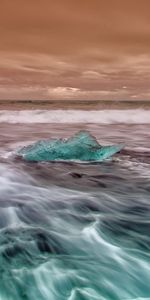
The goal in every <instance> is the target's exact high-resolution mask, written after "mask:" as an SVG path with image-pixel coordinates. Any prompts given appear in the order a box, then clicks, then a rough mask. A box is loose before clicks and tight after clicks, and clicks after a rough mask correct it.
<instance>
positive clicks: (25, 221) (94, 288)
mask: <svg viewBox="0 0 150 300" xmlns="http://www.w3.org/2000/svg"><path fill="white" fill-rule="evenodd" d="M79 129H88V130H89V129H90V131H91V132H92V133H93V134H94V135H95V136H96V137H97V138H98V140H99V141H100V142H101V143H102V144H103V143H114V142H115V143H116V142H125V143H126V145H127V147H126V149H125V150H124V151H123V152H122V153H120V154H119V155H117V156H116V157H115V158H113V161H106V162H104V163H102V164H77V163H25V162H23V161H20V160H16V159H15V158H14V157H13V155H12V152H13V150H14V149H16V148H17V147H19V146H22V145H24V144H28V143H30V142H31V141H34V140H37V139H41V138H49V137H64V136H65V137H68V136H71V134H72V133H74V132H76V131H77V130H79ZM149 129H150V128H149V127H148V125H147V126H144V125H133V126H128V125H114V126H113V128H112V126H109V125H107V126H100V125H96V124H95V125H92V124H91V125H82V126H81V125H79V124H76V126H73V125H72V126H71V125H70V126H67V125H65V124H64V125H63V128H62V125H55V126H54V125H52V124H47V125H46V124H43V125H42V124H40V125H38V124H36V125H35V124H32V125H30V126H29V125H27V124H26V125H25V124H20V125H15V124H14V125H12V124H11V125H10V124H1V135H0V141H1V149H0V151H1V158H0V277H1V278H0V299H2V300H6V299H7V300H8V299H10V300H22V299H25V300H31V299H32V300H33V299H37V300H38V299H40V300H49V299H52V300H55V299H57V300H58V299H60V300H66V299H68V300H82V299H85V300H91V299H92V300H95V299H97V300H100V299H110V300H112V299H115V300H116V299H149V298H150V285H149V281H150V235H149V230H150V180H149V178H150V177H149V175H150V172H149V164H150V152H149V137H150V136H149V135H150V133H149V132H150V130H149Z"/></svg>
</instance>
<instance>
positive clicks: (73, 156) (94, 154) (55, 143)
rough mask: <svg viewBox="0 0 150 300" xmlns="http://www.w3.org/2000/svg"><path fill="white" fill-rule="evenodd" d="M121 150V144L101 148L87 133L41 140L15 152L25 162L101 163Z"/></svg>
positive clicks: (82, 132) (81, 132) (80, 132)
mask: <svg viewBox="0 0 150 300" xmlns="http://www.w3.org/2000/svg"><path fill="white" fill-rule="evenodd" d="M122 148H123V144H116V145H111V146H101V145H100V144H99V143H98V142H97V140H96V138H95V137H93V136H92V135H91V134H90V133H89V132H88V131H79V132H78V133H76V134H75V135H74V136H72V137H70V138H68V139H50V140H41V141H38V142H36V143H34V144H32V145H29V146H27V147H24V148H22V149H20V150H19V151H18V152H17V155H19V156H21V157H22V158H23V159H25V160H27V161H63V160H65V161H74V160H79V161H103V160H105V159H107V158H109V157H111V156H112V155H114V154H115V153H117V152H119V151H120V150H121V149H122Z"/></svg>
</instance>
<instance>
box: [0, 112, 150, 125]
mask: <svg viewBox="0 0 150 300" xmlns="http://www.w3.org/2000/svg"><path fill="white" fill-rule="evenodd" d="M2 122H5V123H12V124H17V123H28V124H31V123H99V124H117V123H118V124H121V123H122V124H150V111H149V110H143V109H137V110H136V109H134V110H99V111H97V110H92V111H83V110H22V111H9V110H3V111H0V123H2Z"/></svg>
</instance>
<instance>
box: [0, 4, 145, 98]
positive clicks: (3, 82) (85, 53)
mask: <svg viewBox="0 0 150 300" xmlns="http://www.w3.org/2000/svg"><path fill="white" fill-rule="evenodd" d="M149 79H150V1H149V0H55V1H54V0H13V1H10V0H1V1H0V99H9V98H16V99H17V98H18V99H20V98H26V97H28V98H30V97H31V98H41V99H51V98H56V99H57V98H59V99H71V98H73V99H77V100H80V99H87V98H89V99H90V98H92V99H133V100H136V99H150V88H149ZM18 87H19V88H18Z"/></svg>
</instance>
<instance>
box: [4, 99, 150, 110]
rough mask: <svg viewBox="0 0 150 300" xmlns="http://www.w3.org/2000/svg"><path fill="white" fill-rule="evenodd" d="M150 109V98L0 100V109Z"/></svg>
mask: <svg viewBox="0 0 150 300" xmlns="http://www.w3.org/2000/svg"><path fill="white" fill-rule="evenodd" d="M35 109H39V110H59V109H67V110H68V109H69V110H103V109H109V110H111V109H112V110H116V109H123V110H126V109H150V100H143V101H142V100H137V101H133V100H120V101H118V100H0V110H18V111H19V110H35Z"/></svg>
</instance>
